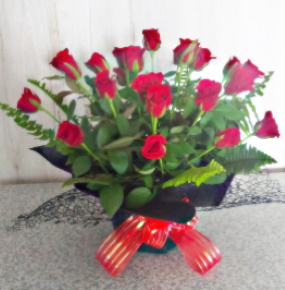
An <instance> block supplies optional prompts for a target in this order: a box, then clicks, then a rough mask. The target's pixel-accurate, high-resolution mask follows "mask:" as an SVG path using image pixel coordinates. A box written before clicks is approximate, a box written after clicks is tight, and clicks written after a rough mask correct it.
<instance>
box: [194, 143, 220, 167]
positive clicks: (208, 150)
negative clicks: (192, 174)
mask: <svg viewBox="0 0 285 290" xmlns="http://www.w3.org/2000/svg"><path fill="white" fill-rule="evenodd" d="M215 148H216V147H215V146H212V147H210V148H208V149H207V150H205V151H204V152H202V153H201V154H200V155H198V156H196V157H194V158H193V159H191V160H189V161H188V164H191V163H192V162H193V161H194V160H196V159H198V158H201V157H202V156H204V155H206V154H208V153H209V152H211V151H212V150H213V149H215Z"/></svg>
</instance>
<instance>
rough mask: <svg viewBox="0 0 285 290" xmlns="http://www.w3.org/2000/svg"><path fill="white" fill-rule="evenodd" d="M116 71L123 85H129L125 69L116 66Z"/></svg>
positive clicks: (118, 79)
mask: <svg viewBox="0 0 285 290" xmlns="http://www.w3.org/2000/svg"><path fill="white" fill-rule="evenodd" d="M113 71H114V73H116V75H117V82H118V84H119V85H121V86H126V85H127V78H126V73H125V71H124V70H123V69H121V68H119V67H115V68H114V69H113Z"/></svg>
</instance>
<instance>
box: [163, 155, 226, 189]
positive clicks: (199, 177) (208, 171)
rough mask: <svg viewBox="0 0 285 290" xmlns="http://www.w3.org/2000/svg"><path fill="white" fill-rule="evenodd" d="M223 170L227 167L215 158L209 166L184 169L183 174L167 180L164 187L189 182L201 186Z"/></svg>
mask: <svg viewBox="0 0 285 290" xmlns="http://www.w3.org/2000/svg"><path fill="white" fill-rule="evenodd" d="M222 172H225V168H224V167H223V166H222V165H221V164H219V163H218V162H216V161H215V160H212V161H211V162H210V163H209V164H208V165H207V166H204V167H199V168H195V167H194V168H190V169H188V170H186V171H184V172H183V173H182V174H180V175H178V176H176V177H174V178H172V179H170V180H168V181H167V182H165V183H164V184H163V185H162V187H163V188H166V187H170V186H179V185H181V184H184V183H187V182H188V183H189V182H194V183H195V184H196V185H197V186H199V185H200V184H201V183H203V182H204V181H205V180H207V179H208V178H209V177H211V176H214V175H216V174H219V173H222Z"/></svg>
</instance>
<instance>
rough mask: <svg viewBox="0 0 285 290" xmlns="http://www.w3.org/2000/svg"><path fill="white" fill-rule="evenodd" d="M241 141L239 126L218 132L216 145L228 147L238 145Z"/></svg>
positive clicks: (223, 147)
mask: <svg viewBox="0 0 285 290" xmlns="http://www.w3.org/2000/svg"><path fill="white" fill-rule="evenodd" d="M239 142H240V131H239V128H237V127H232V128H227V129H225V130H222V131H219V132H218V133H217V134H216V142H215V146H216V147H217V148H220V149H226V148H229V147H233V146H236V145H238V144H239Z"/></svg>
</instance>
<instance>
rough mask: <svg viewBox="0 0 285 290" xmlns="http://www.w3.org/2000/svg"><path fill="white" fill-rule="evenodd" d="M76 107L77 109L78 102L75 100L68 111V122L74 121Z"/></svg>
mask: <svg viewBox="0 0 285 290" xmlns="http://www.w3.org/2000/svg"><path fill="white" fill-rule="evenodd" d="M75 107H76V102H75V100H72V101H71V102H70V104H69V106H68V108H67V111H66V116H67V120H70V119H72V117H73V114H74V111H75Z"/></svg>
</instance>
